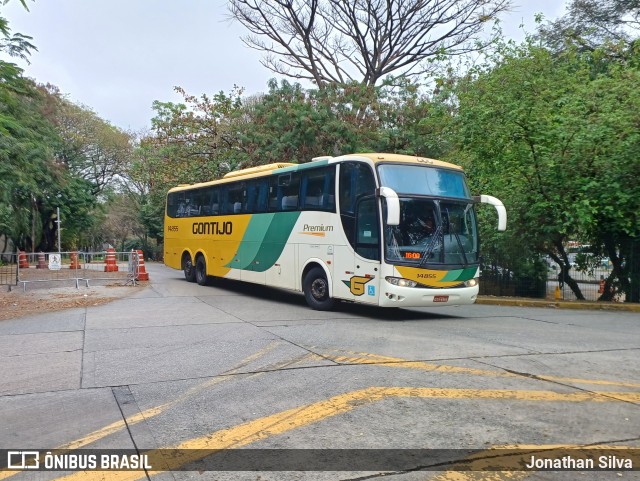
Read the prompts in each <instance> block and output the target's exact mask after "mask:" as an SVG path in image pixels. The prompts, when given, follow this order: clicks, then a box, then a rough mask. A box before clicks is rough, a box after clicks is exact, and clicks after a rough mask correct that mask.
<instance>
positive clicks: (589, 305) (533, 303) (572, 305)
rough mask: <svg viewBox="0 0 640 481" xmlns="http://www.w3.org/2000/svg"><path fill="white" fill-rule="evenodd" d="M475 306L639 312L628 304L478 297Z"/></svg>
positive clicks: (639, 306) (638, 305)
mask: <svg viewBox="0 0 640 481" xmlns="http://www.w3.org/2000/svg"><path fill="white" fill-rule="evenodd" d="M476 304H487V305H492V306H518V307H555V308H560V309H598V310H609V311H627V312H640V304H632V303H629V302H596V301H556V300H551V299H527V298H524V297H495V296H478V300H477V301H476Z"/></svg>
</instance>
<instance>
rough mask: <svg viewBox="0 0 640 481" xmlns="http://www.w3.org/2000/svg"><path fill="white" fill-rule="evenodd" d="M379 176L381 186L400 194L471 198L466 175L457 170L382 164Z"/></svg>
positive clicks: (379, 167) (379, 168)
mask: <svg viewBox="0 0 640 481" xmlns="http://www.w3.org/2000/svg"><path fill="white" fill-rule="evenodd" d="M378 174H379V175H380V185H383V186H386V187H391V188H392V189H393V190H394V191H396V192H397V193H398V194H409V195H430V196H436V197H457V198H462V199H469V198H471V194H470V193H469V189H468V188H467V184H466V182H465V180H464V174H463V173H462V172H458V171H455V170H451V169H442V168H437V167H428V166H423V165H407V164H400V165H398V164H381V165H379V166H378Z"/></svg>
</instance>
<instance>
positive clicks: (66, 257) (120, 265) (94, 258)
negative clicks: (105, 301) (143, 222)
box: [14, 248, 149, 291]
mask: <svg viewBox="0 0 640 481" xmlns="http://www.w3.org/2000/svg"><path fill="white" fill-rule="evenodd" d="M16 257H17V259H18V263H17V266H16V269H17V273H16V275H15V277H14V281H15V284H22V287H23V290H24V291H26V290H27V286H28V285H39V286H41V287H42V286H44V287H56V284H55V283H59V284H60V285H67V286H75V287H76V288H78V287H79V285H80V284H81V283H84V284H85V286H86V287H89V285H90V284H91V283H93V282H99V283H100V284H105V283H106V284H108V283H117V284H120V285H122V284H125V283H127V279H128V278H129V277H130V275H129V274H130V271H131V267H130V266H131V262H130V261H131V260H135V278H136V280H138V277H139V273H142V274H143V275H142V277H141V278H140V279H139V280H148V279H149V274H147V272H146V269H145V267H144V260H141V261H140V260H139V259H142V251H140V255H138V251H132V252H116V251H115V249H113V248H109V249H107V250H106V251H101V252H77V251H72V252H49V253H44V252H39V253H31V254H29V253H25V252H22V251H20V252H19V253H18V255H17V256H16ZM139 262H142V266H140V265H139ZM30 267H37V269H30ZM140 267H142V268H141V269H140ZM15 284H14V285H15Z"/></svg>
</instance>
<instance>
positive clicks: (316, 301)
mask: <svg viewBox="0 0 640 481" xmlns="http://www.w3.org/2000/svg"><path fill="white" fill-rule="evenodd" d="M302 289H303V291H304V297H305V299H306V300H307V304H309V307H311V309H315V310H316V311H328V310H329V309H331V308H332V307H333V302H334V300H333V299H332V298H331V296H329V282H328V281H327V276H326V275H325V273H324V270H323V269H322V268H321V267H314V268H313V269H311V270H310V271H309V272H307V275H306V276H304V280H303V281H302Z"/></svg>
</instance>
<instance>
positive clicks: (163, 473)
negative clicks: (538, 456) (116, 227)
mask: <svg viewBox="0 0 640 481" xmlns="http://www.w3.org/2000/svg"><path fill="white" fill-rule="evenodd" d="M147 270H148V271H149V272H150V275H151V285H150V286H149V287H148V288H146V289H144V290H141V291H136V293H135V294H134V295H133V296H132V297H129V298H126V299H122V300H119V301H115V302H113V303H110V304H107V305H103V306H98V307H90V308H83V309H72V310H67V311H61V312H54V313H50V314H46V315H38V316H34V317H27V318H20V319H10V320H7V321H2V322H0V361H1V364H0V365H1V366H2V369H1V370H0V449H14V450H21V449H39V450H54V449H64V448H71V449H79V448H82V449H86V448H96V449H137V450H139V451H140V452H157V451H155V450H158V449H163V448H180V449H202V450H215V449H224V448H239V447H242V448H251V449H256V450H258V451H254V452H253V453H252V454H254V455H256V456H260V454H261V453H264V451H259V450H261V449H264V448H269V449H275V448H277V449H296V448H305V449H311V448H317V449H319V450H327V449H380V450H389V449H447V450H454V451H447V452H444V453H442V452H440V451H433V453H435V454H443V455H446V456H452V455H455V457H454V459H462V460H463V462H464V461H466V462H468V463H476V464H475V467H476V469H478V470H482V469H484V468H486V467H487V466H489V465H490V464H491V462H490V461H488V460H490V459H491V453H493V451H492V449H495V448H497V447H505V446H509V447H514V446H515V447H520V448H527V449H533V450H544V449H548V448H551V447H555V446H558V445H561V446H573V445H578V446H585V445H605V446H616V447H618V448H620V449H619V451H620V453H623V454H624V453H625V452H626V450H627V449H630V448H640V314H638V313H634V312H607V311H601V310H598V311H595V310H594V311H575V310H564V309H547V308H522V307H505V306H488V305H475V306H466V307H454V308H440V309H435V308H434V309H413V310H382V309H378V308H370V307H362V306H356V305H348V304H342V305H340V306H338V308H337V309H336V310H334V311H333V312H317V311H312V310H310V309H309V308H308V307H307V306H306V304H305V302H304V298H303V297H302V296H301V295H299V294H292V293H288V292H284V291H280V290H275V289H271V288H267V287H257V286H252V285H246V284H242V283H237V282H232V281H225V282H218V283H217V284H215V285H213V286H205V287H201V286H198V285H196V284H190V283H187V282H186V281H184V280H183V278H182V275H181V273H180V272H178V271H173V270H171V269H168V268H165V267H164V266H162V265H157V264H148V265H147ZM471 451H473V452H475V454H473V455H470V454H469V453H470V452H471ZM189 453H190V456H192V457H191V458H189V460H190V461H192V462H196V464H197V462H200V460H199V457H198V456H199V453H204V451H189ZM283 453H286V455H287V456H290V457H291V459H293V458H295V456H297V454H296V453H295V452H285V451H283ZM318 453H320V454H321V455H322V453H324V454H325V455H326V456H325V457H330V456H332V455H334V454H335V452H332V451H318V452H316V454H318ZM347 453H348V452H347ZM385 453H386V451H376V452H375V458H371V459H370V463H371V468H372V469H367V467H368V466H367V462H366V455H365V457H364V458H363V454H362V453H360V452H353V453H352V454H353V455H354V456H355V457H354V459H353V460H354V464H353V468H354V469H352V470H344V467H345V466H344V464H345V463H344V462H343V463H342V464H339V463H338V461H337V460H336V467H338V466H339V467H340V468H341V470H340V471H323V472H309V471H287V472H282V471H265V472H260V473H256V472H217V471H206V470H201V471H180V469H181V468H183V465H184V462H186V461H184V460H182V461H181V460H177V461H176V460H175V459H174V460H169V461H167V464H164V465H163V466H161V467H159V466H157V465H156V466H153V468H154V469H153V470H149V471H148V472H146V473H145V472H141V471H136V472H126V471H120V472H117V473H114V472H112V473H105V472H88V473H81V472H80V473H60V472H58V473H52V472H38V473H19V472H14V471H0V480H1V479H6V478H12V479H15V480H16V481H17V480H18V479H43V480H48V479H56V478H59V477H61V476H62V477H64V479H116V478H114V476H117V479H146V478H147V477H148V476H151V477H153V479H198V480H200V479H225V480H226V479H229V480H232V479H247V480H260V481H266V480H294V479H295V480H298V479H323V480H324V479H327V480H355V479H382V478H384V479H385V480H387V479H390V480H403V481H404V480H439V481H442V480H450V481H454V480H458V481H459V480H467V479H469V480H470V479H474V480H479V479H487V480H488V479H492V480H505V481H506V480H520V479H531V480H550V479H553V480H565V479H566V480H571V479H580V480H591V479H594V480H596V479H640V471H628V470H623V469H618V470H613V471H607V472H604V471H600V472H584V473H576V472H575V471H574V472H570V471H562V470H560V471H518V470H508V471H507V470H501V471H497V472H496V471H473V472H459V471H458V470H457V469H455V468H452V469H450V470H447V469H444V468H443V469H442V470H441V471H436V470H433V468H432V470H428V471H420V470H416V469H417V467H418V466H423V467H424V466H425V465H428V464H429V462H428V461H429V459H426V458H425V459H426V461H425V459H422V458H421V459H420V460H418V461H416V465H415V466H414V467H413V469H412V468H411V467H410V466H406V467H403V466H400V467H398V466H394V465H393V462H390V463H389V465H388V466H387V465H386V464H385V462H384V457H385ZM427 453H429V452H427ZM395 454H397V453H395V452H392V451H389V452H388V453H387V455H388V456H389V457H390V458H393V456H394V455H395ZM474 456H475V457H474ZM621 456H622V455H621ZM200 457H202V456H200ZM320 457H322V456H320ZM291 459H290V460H291ZM363 459H365V461H363ZM434 459H435V458H434ZM356 460H358V461H360V464H358V463H357V462H355V461H356ZM1 461H2V460H0V462H1ZM183 461H184V462H183ZM294 461H295V459H294ZM316 461H317V459H316ZM310 462H311V461H310ZM434 462H435V461H434ZM596 464H597V463H596ZM347 465H348V462H347ZM330 466H331V461H329V467H330ZM386 467H388V468H394V469H383V468H386ZM356 468H357V469H356ZM373 468H375V469H373ZM638 468H640V466H637V467H636V469H638ZM203 469H206V468H203ZM382 471H384V472H383V473H381V472H382Z"/></svg>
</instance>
